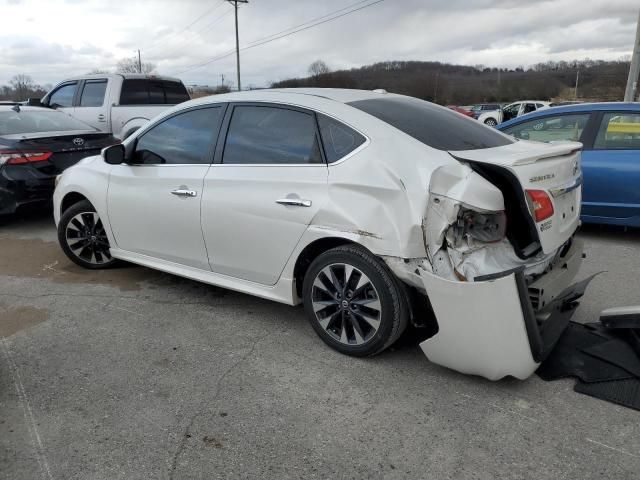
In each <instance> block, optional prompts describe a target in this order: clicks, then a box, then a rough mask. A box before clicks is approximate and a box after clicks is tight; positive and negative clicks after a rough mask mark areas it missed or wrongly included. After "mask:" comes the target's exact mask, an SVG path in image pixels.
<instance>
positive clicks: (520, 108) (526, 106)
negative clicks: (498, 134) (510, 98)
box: [477, 100, 551, 127]
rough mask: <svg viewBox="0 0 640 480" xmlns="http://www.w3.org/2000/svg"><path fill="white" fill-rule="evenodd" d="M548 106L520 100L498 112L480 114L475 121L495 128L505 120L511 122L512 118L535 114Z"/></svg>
mask: <svg viewBox="0 0 640 480" xmlns="http://www.w3.org/2000/svg"><path fill="white" fill-rule="evenodd" d="M550 105H551V103H550V102H545V101H543V100H522V101H520V102H513V103H510V104H509V105H507V106H506V107H504V108H502V109H499V110H493V111H490V112H483V113H480V115H478V118H477V119H478V121H479V122H481V123H484V124H485V125H488V126H490V127H495V126H496V125H498V124H500V123H502V122H506V121H507V120H511V119H512V118H516V117H520V116H522V115H526V114H527V113H531V112H535V111H536V110H542V109H545V108H549V107H550Z"/></svg>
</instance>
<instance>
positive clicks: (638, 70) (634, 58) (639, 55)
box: [624, 13, 640, 102]
mask: <svg viewBox="0 0 640 480" xmlns="http://www.w3.org/2000/svg"><path fill="white" fill-rule="evenodd" d="M639 75H640V13H638V25H637V27H636V41H635V43H634V44H633V54H632V55H631V66H630V67H629V77H628V78H627V88H626V89H625V91H624V101H625V102H633V101H635V99H636V98H637V96H638V76H639Z"/></svg>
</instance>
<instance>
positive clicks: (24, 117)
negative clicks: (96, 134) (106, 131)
mask: <svg viewBox="0 0 640 480" xmlns="http://www.w3.org/2000/svg"><path fill="white" fill-rule="evenodd" d="M74 130H85V131H86V130H95V129H94V128H93V127H91V126H89V125H87V124H86V123H84V122H81V121H80V120H76V119H75V118H73V117H70V116H69V115H67V114H66V113H63V112H54V111H48V110H43V111H34V110H22V111H20V112H14V111H13V110H11V111H9V112H0V135H16V134H21V133H42V132H67V131H74Z"/></svg>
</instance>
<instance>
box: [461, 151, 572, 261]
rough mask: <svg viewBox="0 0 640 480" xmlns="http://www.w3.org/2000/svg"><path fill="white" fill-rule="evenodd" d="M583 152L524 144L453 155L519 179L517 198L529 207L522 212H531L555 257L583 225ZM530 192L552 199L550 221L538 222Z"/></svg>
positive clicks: (543, 242) (544, 247)
mask: <svg viewBox="0 0 640 480" xmlns="http://www.w3.org/2000/svg"><path fill="white" fill-rule="evenodd" d="M581 148H582V144H580V143H576V142H563V143H549V144H547V143H539V142H529V141H525V140H522V141H518V142H514V143H512V144H509V145H506V146H503V147H496V148H486V149H478V150H465V151H451V152H449V153H450V154H451V155H452V156H453V157H454V158H456V159H457V160H459V161H462V162H470V163H476V164H479V165H481V166H482V165H485V166H491V167H493V168H496V167H497V168H500V169H505V170H507V171H508V172H509V173H510V174H511V176H512V178H513V177H515V179H517V182H518V184H519V188H520V192H518V195H517V196H518V198H520V201H526V202H527V203H528V205H529V207H528V208H527V209H526V210H525V209H522V211H527V212H528V215H529V217H528V219H527V220H528V223H529V224H530V225H533V228H535V232H536V234H537V236H538V239H539V242H540V246H541V248H542V251H543V252H544V253H552V252H554V251H555V250H557V249H558V248H559V247H561V246H562V245H563V244H564V243H565V242H566V241H567V240H568V239H569V238H570V237H571V236H572V235H573V233H574V232H575V230H576V229H577V228H578V224H579V221H580V202H581V200H582V188H581V184H582V171H581V168H580V149H581ZM527 190H542V191H544V192H545V193H546V194H547V195H548V196H549V198H550V199H551V203H552V204H553V214H552V215H551V216H550V217H548V218H545V219H544V220H542V221H539V222H536V220H535V218H534V215H533V212H532V211H531V207H530V204H531V202H530V200H527V195H526V194H525V192H526V191H527ZM504 193H505V192H503V194H504ZM507 201H508V199H507V195H505V202H507ZM511 220H513V219H511ZM508 221H510V220H509V219H508Z"/></svg>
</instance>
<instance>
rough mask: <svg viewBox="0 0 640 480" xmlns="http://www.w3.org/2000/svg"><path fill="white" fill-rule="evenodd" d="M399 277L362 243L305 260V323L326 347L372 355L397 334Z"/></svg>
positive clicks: (400, 326)
mask: <svg viewBox="0 0 640 480" xmlns="http://www.w3.org/2000/svg"><path fill="white" fill-rule="evenodd" d="M401 288H402V287H401V286H400V284H399V281H398V280H397V279H396V278H395V277H394V276H393V274H392V273H391V272H390V271H389V269H388V268H387V266H386V265H385V264H384V263H383V262H382V261H380V260H379V259H378V258H377V257H375V256H374V255H372V254H371V253H370V252H368V251H367V250H365V249H364V248H362V247H358V246H342V247H337V248H334V249H331V250H329V251H327V252H325V253H323V254H322V255H320V256H319V257H318V258H316V259H315V260H314V261H313V263H312V264H311V265H310V267H309V270H308V271H307V273H306V275H305V278H304V284H303V295H302V296H303V300H304V306H305V311H306V313H307V317H308V319H309V321H310V322H311V326H312V327H313V329H314V330H315V331H316V333H317V334H318V335H319V336H320V338H321V339H322V340H323V341H324V342H325V343H326V344H327V345H329V346H330V347H332V348H334V349H336V350H338V351H339V352H341V353H345V354H347V355H353V356H358V357H361V356H367V355H375V354H376V353H379V352H381V351H382V350H384V349H385V348H387V347H388V346H390V345H391V344H392V343H393V342H395V341H396V340H397V339H398V337H399V336H400V335H401V334H402V332H403V331H404V329H405V328H406V326H407V318H408V308H407V305H406V299H405V295H404V294H403V292H402V291H401Z"/></svg>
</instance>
